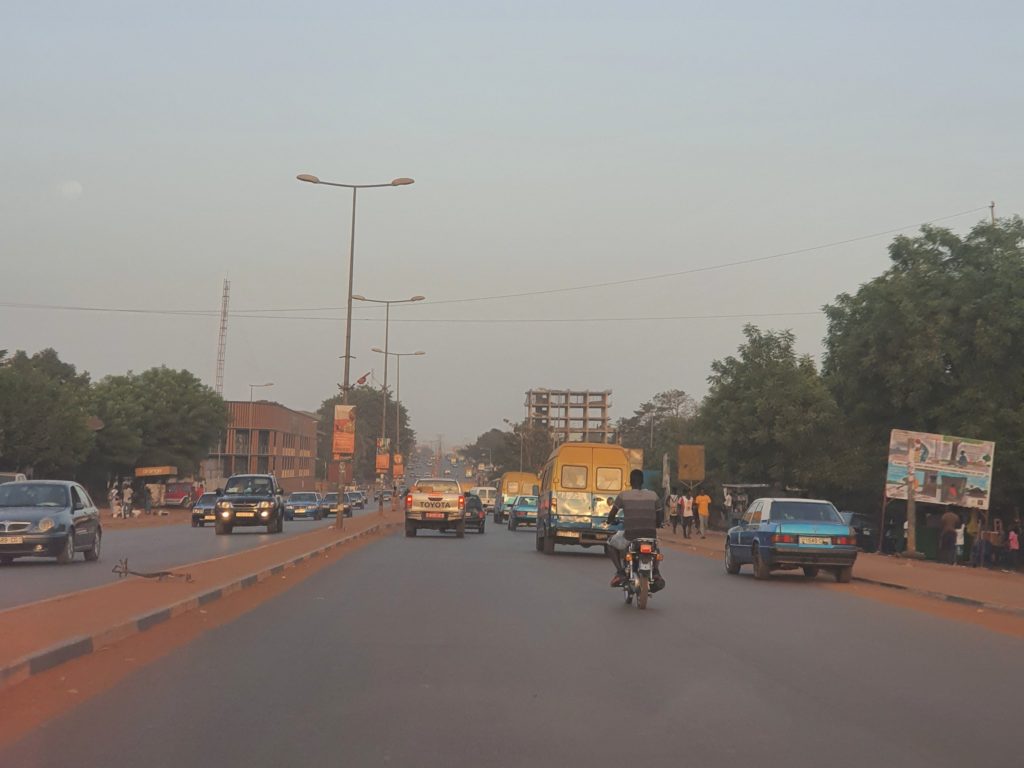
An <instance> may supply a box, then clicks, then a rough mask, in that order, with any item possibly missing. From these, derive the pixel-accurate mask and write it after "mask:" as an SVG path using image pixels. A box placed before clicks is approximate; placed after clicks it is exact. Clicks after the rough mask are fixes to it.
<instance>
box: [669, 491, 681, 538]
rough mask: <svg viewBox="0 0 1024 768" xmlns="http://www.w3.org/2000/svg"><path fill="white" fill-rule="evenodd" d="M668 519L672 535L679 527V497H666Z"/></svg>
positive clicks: (671, 495) (672, 495)
mask: <svg viewBox="0 0 1024 768" xmlns="http://www.w3.org/2000/svg"><path fill="white" fill-rule="evenodd" d="M668 519H669V522H671V523H672V533H675V532H676V529H677V528H678V527H679V496H678V494H675V493H670V494H669V496H668Z"/></svg>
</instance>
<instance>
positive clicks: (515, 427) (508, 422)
mask: <svg viewBox="0 0 1024 768" xmlns="http://www.w3.org/2000/svg"><path fill="white" fill-rule="evenodd" d="M502 421H504V422H505V423H506V424H508V425H509V426H510V427H512V431H513V432H518V433H519V471H520V472H522V471H523V437H524V435H523V430H522V429H521V428H519V427H518V426H517V425H515V424H513V423H512V422H511V421H509V420H508V419H502Z"/></svg>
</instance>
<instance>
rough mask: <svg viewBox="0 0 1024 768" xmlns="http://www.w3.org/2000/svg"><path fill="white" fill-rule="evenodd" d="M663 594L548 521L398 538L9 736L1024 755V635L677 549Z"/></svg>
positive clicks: (197, 752) (451, 758)
mask: <svg viewBox="0 0 1024 768" xmlns="http://www.w3.org/2000/svg"><path fill="white" fill-rule="evenodd" d="M665 574H666V577H667V578H668V580H669V588H668V590H666V591H665V592H663V593H661V594H659V595H658V596H657V597H656V598H654V599H653V600H652V604H651V607H650V608H649V609H648V610H647V611H646V612H641V611H638V610H636V609H635V608H628V607H626V606H625V605H623V604H622V602H621V600H620V597H619V592H617V591H615V590H611V589H608V588H607V587H606V586H605V585H606V584H607V581H608V579H609V578H610V570H609V567H608V564H607V563H606V561H604V560H603V559H601V558H600V557H598V556H595V555H592V554H589V553H587V554H584V553H579V554H558V555H556V556H555V557H545V556H544V555H541V554H539V553H536V552H535V551H534V549H533V540H532V533H530V532H522V533H515V534H514V533H510V532H508V531H506V530H504V529H500V528H491V529H490V530H489V532H488V533H487V534H486V535H484V536H475V535H467V537H466V538H465V539H464V540H461V541H459V540H455V539H454V538H441V537H440V536H436V535H421V536H420V537H417V538H416V539H406V538H404V537H397V536H396V537H392V538H389V539H386V540H384V541H382V542H379V543H376V544H373V545H371V546H369V547H366V548H364V549H361V550H359V551H357V552H355V553H353V554H352V555H350V556H348V557H346V558H343V559H341V560H340V561H338V562H337V563H335V564H332V565H330V566H328V567H326V568H325V569H324V570H322V571H320V572H319V573H318V574H317V575H316V576H315V577H313V578H311V579H309V580H307V581H305V582H303V583H302V584H300V585H298V586H296V587H295V588H294V589H292V590H290V591H288V592H287V593H285V594H283V595H282V596H280V597H278V598H276V599H274V600H272V601H268V602H267V603H266V604H264V605H263V606H261V607H259V608H257V609H256V610H254V611H252V612H251V613H249V614H246V615H244V616H242V617H240V618H239V619H237V620H236V621H234V622H233V623H231V624H228V625H225V626H222V627H220V628H218V629H216V630H213V631H211V632H209V633H208V634H206V635H204V636H202V637H200V638H199V639H197V640H196V641H195V642H193V643H192V644H191V645H189V646H186V647H183V648H181V649H179V650H177V651H176V652H174V653H172V654H171V655H169V656H168V657H166V658H164V659H163V660H161V661H159V662H157V663H154V664H153V665H151V666H148V667H146V668H144V669H141V670H140V671H139V672H137V673H135V674H134V675H133V676H131V677H129V678H126V679H125V680H123V681H122V682H121V683H119V684H118V685H116V686H115V687H114V688H112V689H111V690H110V691H108V692H106V693H104V694H101V695H98V696H96V697H95V698H92V699H89V700H87V701H85V702H84V703H83V704H82V705H80V706H79V707H78V708H77V709H75V710H73V711H71V712H69V713H68V714H66V715H64V716H62V717H60V718H58V719H56V720H54V721H52V722H51V723H49V724H47V725H46V726H44V727H43V728H41V729H40V730H38V731H36V732H34V733H32V734H31V735H29V736H28V737H26V738H25V739H24V740H23V741H22V742H20V743H19V744H16V745H14V746H12V747H11V748H9V749H8V750H7V751H5V752H0V765H3V766H5V767H7V766H10V768H15V767H16V766H17V767H18V768H21V767H22V766H26V767H30V768H47V767H48V766H52V767H53V768H63V767H64V766H67V765H69V764H74V765H75V766H77V768H106V767H107V766H111V765H126V766H127V765H145V766H147V768H180V767H181V766H183V765H216V766H223V767H225V768H236V767H238V768H240V767H241V766H245V767H246V768H256V767H259V766H267V767H268V768H278V767H279V766H318V765H324V766H341V765H345V766H349V765H350V766H379V765H389V766H422V767H429V766H439V767H440V766H444V767H445V768H448V767H449V766H474V768H477V767H483V766H530V768H540V767H545V766H559V767H560V768H564V766H567V765H581V766H595V767H603V766H609V767H614V768H622V766H623V765H634V764H643V765H651V766H668V765H693V766H702V767H712V768H714V767H717V766H723V767H725V766H729V767H730V768H732V767H734V766H746V765H756V766H759V767H762V768H763V767H765V766H770V767H774V766H779V767H782V766H785V767H786V768H793V767H794V766H797V767H800V766H808V767H810V766H814V767H815V768H817V767H818V766H821V765H828V766H830V768H844V767H846V766H870V767H871V768H879V766H896V765H898V766H901V768H917V767H919V766H920V767H921V768H938V767H940V766H964V765H982V764H984V765H999V766H1006V765H1019V764H1020V761H1019V755H1020V753H1019V751H1018V750H1019V739H1018V738H1017V734H1018V732H1019V729H1018V725H1017V720H1018V714H1017V708H1016V705H1015V702H1016V701H1017V697H1018V696H1019V686H1018V687H1017V689H1016V690H1015V689H1014V687H1013V686H1011V685H1010V684H1009V683H1010V681H1011V680H1017V681H1018V683H1019V681H1020V679H1021V677H1020V673H1019V670H1020V666H1019V659H1020V652H1021V650H1022V644H1021V643H1020V642H1019V641H1017V640H1015V639H1013V638H1009V637H1006V636H1002V635H997V634H993V633H987V632H985V631H984V630H981V629H979V628H977V627H974V626H972V625H960V624H956V623H951V622H946V621H943V620H940V619H938V618H934V617H932V616H930V615H927V614H920V613H914V612H904V611H901V610H899V609H897V608H895V607H891V606H888V605H884V604H880V603H876V602H873V601H869V600H863V599H858V598H856V597H853V596H851V595H846V594H843V591H842V590H841V589H837V588H835V587H830V586H827V585H826V582H825V580H824V579H822V581H821V583H820V586H819V585H815V584H811V583H807V582H804V581H802V580H801V579H798V578H789V577H786V576H780V577H777V578H775V579H773V580H772V581H771V582H768V583H761V582H755V581H754V580H753V579H752V578H751V577H750V576H747V575H744V576H739V577H730V576H726V575H725V574H724V573H723V572H722V570H721V566H720V565H719V564H718V563H716V562H714V561H711V560H708V559H706V558H703V557H698V556H693V555H687V554H683V553H678V552H670V553H669V559H668V560H667V561H666V563H665Z"/></svg>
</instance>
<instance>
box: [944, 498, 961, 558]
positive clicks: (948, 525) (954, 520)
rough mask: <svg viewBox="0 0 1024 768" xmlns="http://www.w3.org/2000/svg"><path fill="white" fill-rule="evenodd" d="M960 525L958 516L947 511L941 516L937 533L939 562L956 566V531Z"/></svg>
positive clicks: (949, 510) (950, 510)
mask: <svg viewBox="0 0 1024 768" xmlns="http://www.w3.org/2000/svg"><path fill="white" fill-rule="evenodd" d="M960 525H961V521H960V515H958V514H957V513H956V512H954V511H953V510H952V509H947V510H946V511H945V513H944V514H943V515H942V520H941V521H940V532H939V561H940V562H943V563H949V564H950V565H956V529H957V528H958V527H959V526H960Z"/></svg>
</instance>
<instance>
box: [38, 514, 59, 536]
mask: <svg viewBox="0 0 1024 768" xmlns="http://www.w3.org/2000/svg"><path fill="white" fill-rule="evenodd" d="M56 527H57V521H56V520H54V519H53V518H52V517H44V518H43V519H42V520H40V521H39V522H38V523H36V530H38V531H39V532H40V533H46V532H47V531H52V530H53V529H54V528H56Z"/></svg>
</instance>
